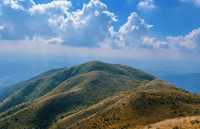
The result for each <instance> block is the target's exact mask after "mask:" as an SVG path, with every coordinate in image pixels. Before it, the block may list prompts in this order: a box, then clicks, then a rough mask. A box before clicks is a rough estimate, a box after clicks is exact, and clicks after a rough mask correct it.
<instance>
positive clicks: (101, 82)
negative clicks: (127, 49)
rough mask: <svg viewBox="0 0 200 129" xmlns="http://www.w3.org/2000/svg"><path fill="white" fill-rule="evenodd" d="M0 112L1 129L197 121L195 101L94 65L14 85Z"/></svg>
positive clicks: (135, 128) (149, 79) (138, 127)
mask: <svg viewBox="0 0 200 129" xmlns="http://www.w3.org/2000/svg"><path fill="white" fill-rule="evenodd" d="M0 110H1V111H2V113H0V129H144V128H150V127H151V126H152V127H153V126H155V127H157V126H158V127H162V126H163V124H162V123H165V122H166V121H165V120H169V121H170V120H171V121H173V120H174V119H175V118H176V119H178V121H177V122H179V123H180V122H181V118H184V117H185V118H192V116H193V117H195V116H198V115H200V96H199V95H195V94H191V93H189V92H187V91H185V90H182V89H178V88H175V87H174V86H171V85H170V84H168V83H166V82H164V81H161V80H157V79H155V78H154V77H153V76H152V75H149V74H147V73H145V72H143V71H141V70H138V69H134V68H130V67H128V66H124V65H115V64H106V63H102V62H96V61H95V62H88V63H85V64H81V65H78V66H74V67H72V68H69V69H68V68H63V69H57V70H51V71H48V72H46V73H44V74H41V75H39V76H37V77H35V78H33V79H30V80H28V81H25V82H22V83H19V84H17V85H16V87H15V89H10V90H9V91H8V92H7V93H6V95H4V99H3V102H2V103H0ZM179 119H180V120H179ZM162 121H163V122H162ZM163 127H164V126H163ZM156 129H157V128H156ZM164 129H165V128H164ZM175 129H178V128H175Z"/></svg>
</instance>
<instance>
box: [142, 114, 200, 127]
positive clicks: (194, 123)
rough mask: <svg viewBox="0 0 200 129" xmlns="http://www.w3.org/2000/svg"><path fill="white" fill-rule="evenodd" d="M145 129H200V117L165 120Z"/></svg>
mask: <svg viewBox="0 0 200 129" xmlns="http://www.w3.org/2000/svg"><path fill="white" fill-rule="evenodd" d="M143 129H200V116H194V117H184V118H175V119H170V120H165V121H162V122H159V123H156V124H152V125H149V126H146V127H144V128H143Z"/></svg>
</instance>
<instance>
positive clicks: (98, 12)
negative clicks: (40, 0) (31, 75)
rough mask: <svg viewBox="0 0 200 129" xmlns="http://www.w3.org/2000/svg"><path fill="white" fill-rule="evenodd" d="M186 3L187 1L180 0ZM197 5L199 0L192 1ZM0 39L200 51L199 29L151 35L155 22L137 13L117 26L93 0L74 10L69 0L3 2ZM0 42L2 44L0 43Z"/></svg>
mask: <svg viewBox="0 0 200 129" xmlns="http://www.w3.org/2000/svg"><path fill="white" fill-rule="evenodd" d="M181 1H184V2H186V1H187V0H181ZM193 2H194V3H196V4H198V0H193ZM137 8H138V9H139V10H152V9H155V8H157V6H156V5H155V1H154V0H140V1H139V3H138V5H137ZM0 12H1V13H0V40H1V41H7V42H8V41H10V42H11V43H14V42H18V41H29V42H30V43H34V42H37V43H46V44H61V45H63V46H72V47H80V48H83V47H86V48H113V49H151V50H155V49H165V50H178V51H193V52H200V49H199V46H200V43H199V42H200V29H199V28H198V29H194V30H192V31H191V32H190V33H188V34H186V35H183V36H167V37H165V38H162V39H161V38H158V37H155V36H152V34H151V33H150V30H151V28H152V27H154V26H155V25H150V24H148V23H147V22H146V21H145V20H144V19H143V18H142V17H141V16H140V15H139V14H138V13H137V12H132V13H131V14H130V16H129V17H128V18H127V21H126V22H125V23H124V24H122V25H121V26H120V27H119V29H116V28H115V26H114V23H117V22H118V18H117V16H116V15H115V14H114V13H113V12H111V11H109V9H108V7H107V5H106V4H104V3H103V2H101V1H100V0H90V1H89V2H88V3H86V4H84V5H83V6H82V8H80V9H75V10H74V9H73V3H72V2H71V1H69V0H54V1H51V2H49V3H44V4H36V3H35V2H34V1H33V0H2V1H0ZM0 45H1V44H0Z"/></svg>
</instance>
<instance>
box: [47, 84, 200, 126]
mask: <svg viewBox="0 0 200 129" xmlns="http://www.w3.org/2000/svg"><path fill="white" fill-rule="evenodd" d="M193 115H200V96H198V95H192V94H190V93H188V92H185V91H183V90H180V89H177V88H175V87H172V86H170V85H169V84H167V83H165V82H163V81H152V82H150V83H147V84H145V85H142V86H140V87H138V88H137V89H135V90H133V91H129V92H125V93H123V94H120V95H118V96H114V97H112V98H109V99H107V100H104V101H102V102H101V103H99V104H97V105H93V106H92V107H89V108H87V109H85V110H82V111H80V112H78V113H75V114H72V115H69V116H66V117H64V118H62V119H59V120H57V121H56V122H55V123H53V125H52V127H51V129H96V128H97V129H143V128H144V127H145V126H147V125H149V124H152V123H156V122H159V121H162V120H166V119H171V118H179V117H184V116H193ZM147 129H148V128H147ZM155 129H157V128H155ZM167 129H168V128H167ZM170 129H171V128H170Z"/></svg>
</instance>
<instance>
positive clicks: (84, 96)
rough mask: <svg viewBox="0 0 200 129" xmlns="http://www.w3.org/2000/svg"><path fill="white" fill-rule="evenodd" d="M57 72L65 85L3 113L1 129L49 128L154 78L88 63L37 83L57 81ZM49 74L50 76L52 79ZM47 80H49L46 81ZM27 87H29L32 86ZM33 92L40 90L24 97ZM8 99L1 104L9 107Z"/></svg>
mask: <svg viewBox="0 0 200 129" xmlns="http://www.w3.org/2000/svg"><path fill="white" fill-rule="evenodd" d="M60 70H61V71H62V72H60ZM55 72H56V75H60V77H62V76H61V75H63V76H64V75H65V78H66V79H65V80H64V79H63V81H62V82H60V81H59V82H60V83H59V84H58V85H56V86H53V88H51V89H48V92H46V94H45V93H44V94H42V95H41V94H40V95H37V96H36V97H35V96H34V97H31V99H28V100H27V101H21V102H26V103H23V104H20V105H17V107H15V108H12V109H11V110H9V111H7V112H4V113H2V114H1V115H0V128H3V129H30V128H36V129H45V128H49V127H50V126H51V125H52V124H53V123H54V122H56V121H57V120H58V119H60V118H63V117H65V116H68V115H70V114H73V113H76V112H77V111H79V110H82V109H86V108H88V107H90V106H92V105H93V104H96V103H98V102H100V101H102V100H104V99H106V98H109V97H111V96H113V95H115V94H118V93H119V92H123V91H132V90H134V89H135V88H136V87H137V86H140V85H142V84H144V83H147V82H148V81H150V80H153V79H154V77H153V76H151V75H149V74H147V73H145V72H142V71H140V70H137V69H133V68H130V67H127V66H122V65H113V64H106V63H101V62H89V63H86V64H82V65H79V66H75V67H72V68H70V69H66V70H65V69H59V72H58V70H53V71H50V74H49V73H45V74H43V75H40V76H39V77H36V80H37V79H38V78H42V77H44V75H46V76H48V80H50V78H51V77H52V75H51V74H53V73H54V74H53V77H54V78H56V77H57V76H56V75H55ZM58 73H59V74H58ZM61 73H62V74H61ZM66 73H67V74H66ZM50 75H51V77H49V76H50ZM44 80H45V81H46V78H44ZM57 80H62V79H57ZM45 85H47V84H45ZM45 85H42V84H41V83H39V85H34V86H33V87H36V89H37V88H38V87H41V86H44V87H48V86H45ZM27 87H28V88H29V86H27ZM27 87H23V89H24V90H27V89H26V88H27ZM28 91H29V90H28ZM16 92H20V93H23V95H24V94H25V93H26V92H23V90H22V91H21V89H19V91H16ZM16 92H15V94H14V95H15V96H14V98H15V97H16V98H18V97H17V96H20V95H21V94H16ZM33 93H36V94H37V93H38V91H37V90H36V91H35V90H31V91H30V92H28V93H27V94H26V95H25V96H24V97H27V95H28V96H30V95H31V94H33ZM42 93H43V92H42ZM12 97H13V95H11V97H8V100H9V101H11V102H12V101H15V99H12ZM21 97H22V96H21ZM8 100H5V101H4V102H3V103H2V105H6V104H7V103H8V105H9V104H10V103H9V101H8ZM22 100H24V99H22ZM30 100H32V101H30ZM2 107H3V106H2Z"/></svg>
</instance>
